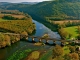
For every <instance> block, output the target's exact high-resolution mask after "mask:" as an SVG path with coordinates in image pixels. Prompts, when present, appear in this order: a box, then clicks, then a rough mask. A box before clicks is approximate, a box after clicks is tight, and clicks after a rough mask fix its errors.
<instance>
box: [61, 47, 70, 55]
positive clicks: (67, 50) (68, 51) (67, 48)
mask: <svg viewBox="0 0 80 60" xmlns="http://www.w3.org/2000/svg"><path fill="white" fill-rule="evenodd" d="M63 50H64V55H65V54H69V53H70V50H69V47H67V46H64V47H63Z"/></svg>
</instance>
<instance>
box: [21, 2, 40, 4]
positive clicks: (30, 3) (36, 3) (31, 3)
mask: <svg viewBox="0 0 80 60" xmlns="http://www.w3.org/2000/svg"><path fill="white" fill-rule="evenodd" d="M37 3H39V2H21V3H20V4H37Z"/></svg>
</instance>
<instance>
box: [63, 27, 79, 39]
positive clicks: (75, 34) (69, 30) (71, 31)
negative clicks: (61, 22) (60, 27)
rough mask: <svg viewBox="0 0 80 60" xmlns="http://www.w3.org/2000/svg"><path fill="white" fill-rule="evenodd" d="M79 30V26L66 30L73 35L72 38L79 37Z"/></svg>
mask: <svg viewBox="0 0 80 60" xmlns="http://www.w3.org/2000/svg"><path fill="white" fill-rule="evenodd" d="M77 28H78V27H77V26H73V27H67V28H64V30H65V31H66V32H68V33H69V34H71V35H72V36H71V38H76V37H77V36H78V29H77Z"/></svg>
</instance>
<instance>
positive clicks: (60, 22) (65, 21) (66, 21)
mask: <svg viewBox="0 0 80 60" xmlns="http://www.w3.org/2000/svg"><path fill="white" fill-rule="evenodd" d="M49 22H51V23H55V24H64V23H68V22H70V23H72V22H80V20H64V21H52V20H49Z"/></svg>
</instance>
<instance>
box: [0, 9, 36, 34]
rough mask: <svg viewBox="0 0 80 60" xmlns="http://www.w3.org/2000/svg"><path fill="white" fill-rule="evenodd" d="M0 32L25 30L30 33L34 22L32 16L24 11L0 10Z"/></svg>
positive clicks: (20, 31)
mask: <svg viewBox="0 0 80 60" xmlns="http://www.w3.org/2000/svg"><path fill="white" fill-rule="evenodd" d="M0 12H1V13H0V32H13V33H22V32H23V31H26V32H27V33H28V34H32V33H33V31H34V30H35V24H34V23H33V22H32V18H31V17H30V16H29V15H28V14H27V13H26V14H24V13H23V12H19V11H18V10H0Z"/></svg>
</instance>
